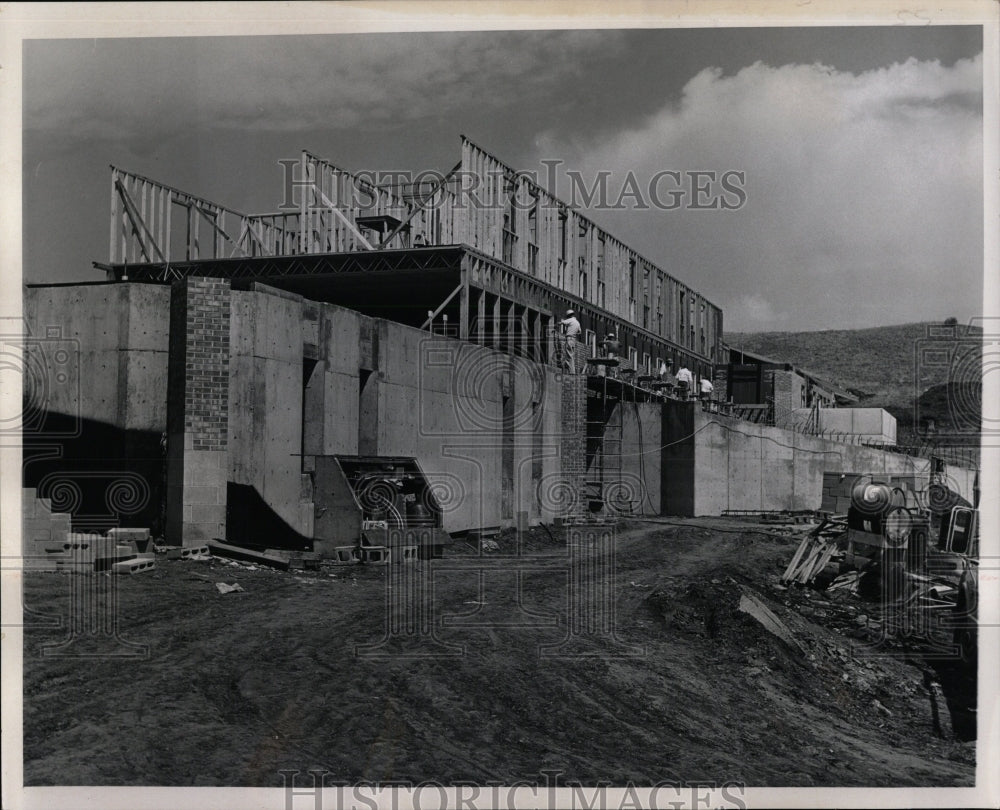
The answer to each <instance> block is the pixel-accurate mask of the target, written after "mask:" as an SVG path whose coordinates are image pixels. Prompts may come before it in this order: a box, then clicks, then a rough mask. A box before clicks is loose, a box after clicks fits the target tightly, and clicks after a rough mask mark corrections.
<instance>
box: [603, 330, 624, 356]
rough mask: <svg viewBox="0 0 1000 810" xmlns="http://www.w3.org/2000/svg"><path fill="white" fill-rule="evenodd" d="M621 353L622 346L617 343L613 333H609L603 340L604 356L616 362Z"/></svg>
mask: <svg viewBox="0 0 1000 810" xmlns="http://www.w3.org/2000/svg"><path fill="white" fill-rule="evenodd" d="M621 353H622V344H621V343H619V342H618V338H617V337H616V336H615V333H614V332H609V333H608V335H607V336H606V337H605V338H604V354H605V355H606V356H607V357H608V358H609V359H611V360H617V359H618V355H620V354H621Z"/></svg>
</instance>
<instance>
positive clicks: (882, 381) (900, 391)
mask: <svg viewBox="0 0 1000 810" xmlns="http://www.w3.org/2000/svg"><path fill="white" fill-rule="evenodd" d="M941 326H942V325H941V324H937V323H908V324H900V325H896V326H879V327H874V328H871V329H830V330H824V331H820V332H757V333H743V332H733V333H730V334H727V335H726V336H725V341H726V342H727V343H728V344H729V345H730V346H733V347H734V348H740V347H742V348H744V349H745V350H746V351H749V352H754V353H757V354H762V355H764V356H765V357H771V358H774V359H776V360H785V361H787V362H789V363H792V364H793V365H795V366H799V367H800V368H803V369H806V370H808V371H810V372H812V373H813V374H815V375H816V376H817V377H819V378H820V379H823V380H827V381H829V382H831V383H834V384H836V385H839V386H840V387H842V388H845V389H850V390H853V391H854V392H855V393H857V394H860V395H861V402H860V404H861V405H863V406H868V407H877V408H885V409H886V410H887V411H889V412H890V413H892V414H893V416H895V417H896V419H897V421H898V423H899V427H900V429H901V431H902V432H908V429H909V428H910V426H911V424H912V421H913V415H914V404H915V403H916V405H917V407H916V411H917V415H918V417H919V418H924V417H928V416H930V417H933V418H934V419H935V420H936V421H937V424H938V427H939V429H949V428H951V427H952V426H955V427H958V428H959V429H962V430H968V426H969V425H970V424H973V423H975V424H978V420H979V407H980V406H979V403H980V398H981V381H980V363H979V360H978V357H979V354H978V351H979V347H978V341H979V340H981V335H982V332H981V330H979V329H972V330H970V328H969V327H966V326H963V325H960V326H958V327H957V332H956V334H957V337H956V338H951V339H949V338H947V337H941V336H940V335H935V334H932V331H933V332H937V331H938V330H939V329H940V327H941ZM956 347H957V348H956ZM941 349H946V350H947V352H948V354H947V355H946V354H943V353H942V352H941V351H940V350H941ZM928 350H936V351H928ZM948 357H950V358H951V360H950V361H949V360H948V359H947V358H948ZM942 358H944V359H942ZM953 367H954V370H953Z"/></svg>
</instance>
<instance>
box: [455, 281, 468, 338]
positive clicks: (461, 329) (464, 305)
mask: <svg viewBox="0 0 1000 810" xmlns="http://www.w3.org/2000/svg"><path fill="white" fill-rule="evenodd" d="M458 312H459V315H458V319H459V320H458V337H459V339H460V340H468V339H469V271H468V268H465V267H463V268H462V298H461V300H460V301H459V304H458Z"/></svg>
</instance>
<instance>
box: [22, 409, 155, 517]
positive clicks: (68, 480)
mask: <svg viewBox="0 0 1000 810" xmlns="http://www.w3.org/2000/svg"><path fill="white" fill-rule="evenodd" d="M36 424H38V426H39V427H38V429H37V430H31V431H29V432H26V433H25V434H24V435H23V436H22V441H23V445H24V456H23V465H22V469H23V486H25V487H32V488H34V489H36V490H37V496H38V497H40V498H49V499H50V500H51V501H52V511H54V512H64V513H69V514H70V515H72V518H73V528H74V530H76V531H104V530H105V529H109V528H111V527H113V526H129V527H144V528H149V529H150V530H151V531H152V532H153V535H154V536H158V535H161V534H162V530H163V495H164V491H165V486H166V478H165V476H166V458H165V456H164V450H163V447H162V446H161V443H160V442H161V438H162V435H163V434H162V433H160V432H158V431H154V430H124V429H122V428H119V427H116V426H114V425H110V424H107V423H105V422H99V421H96V420H93V419H83V418H81V417H76V416H66V415H64V414H57V413H52V412H46V413H45V414H44V420H43V421H40V422H38V423H36Z"/></svg>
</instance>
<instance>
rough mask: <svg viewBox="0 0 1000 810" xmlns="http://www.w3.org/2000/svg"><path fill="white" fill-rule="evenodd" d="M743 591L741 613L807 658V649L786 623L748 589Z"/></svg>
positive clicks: (740, 605)
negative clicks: (750, 617)
mask: <svg viewBox="0 0 1000 810" xmlns="http://www.w3.org/2000/svg"><path fill="white" fill-rule="evenodd" d="M742 591H743V592H742V594H741V595H740V604H739V609H740V611H742V612H743V613H746V614H747V615H748V616H752V617H753V618H754V619H756V620H757V621H758V622H760V624H761V626H762V627H763V628H764V629H765V630H767V631H768V632H769V633H772V634H773V635H775V636H777V637H778V638H780V639H781V640H782V641H784V642H785V644H787V645H788V646H789V647H791V648H792V649H794V650H796V651H797V652H798V653H800V654H801V655H803V656H805V655H806V651H805V648H803V646H802V645H801V644H800V643H799V642H798V640H797V639H796V638H795V636H794V635H793V634H792V631H791V630H789V629H788V627H787V626H786V625H785V623H784V622H782V621H781V619H779V618H778V617H777V616H775V615H774V612H773V611H772V610H771V609H770V608H769V607H768V606H767V605H765V604H764V603H763V602H762V601H761V600H760V599H758V598H757V597H756V596H755V595H754V594H753V593H751V592H750V591H749V590H748V589H747V588H743V589H742Z"/></svg>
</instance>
